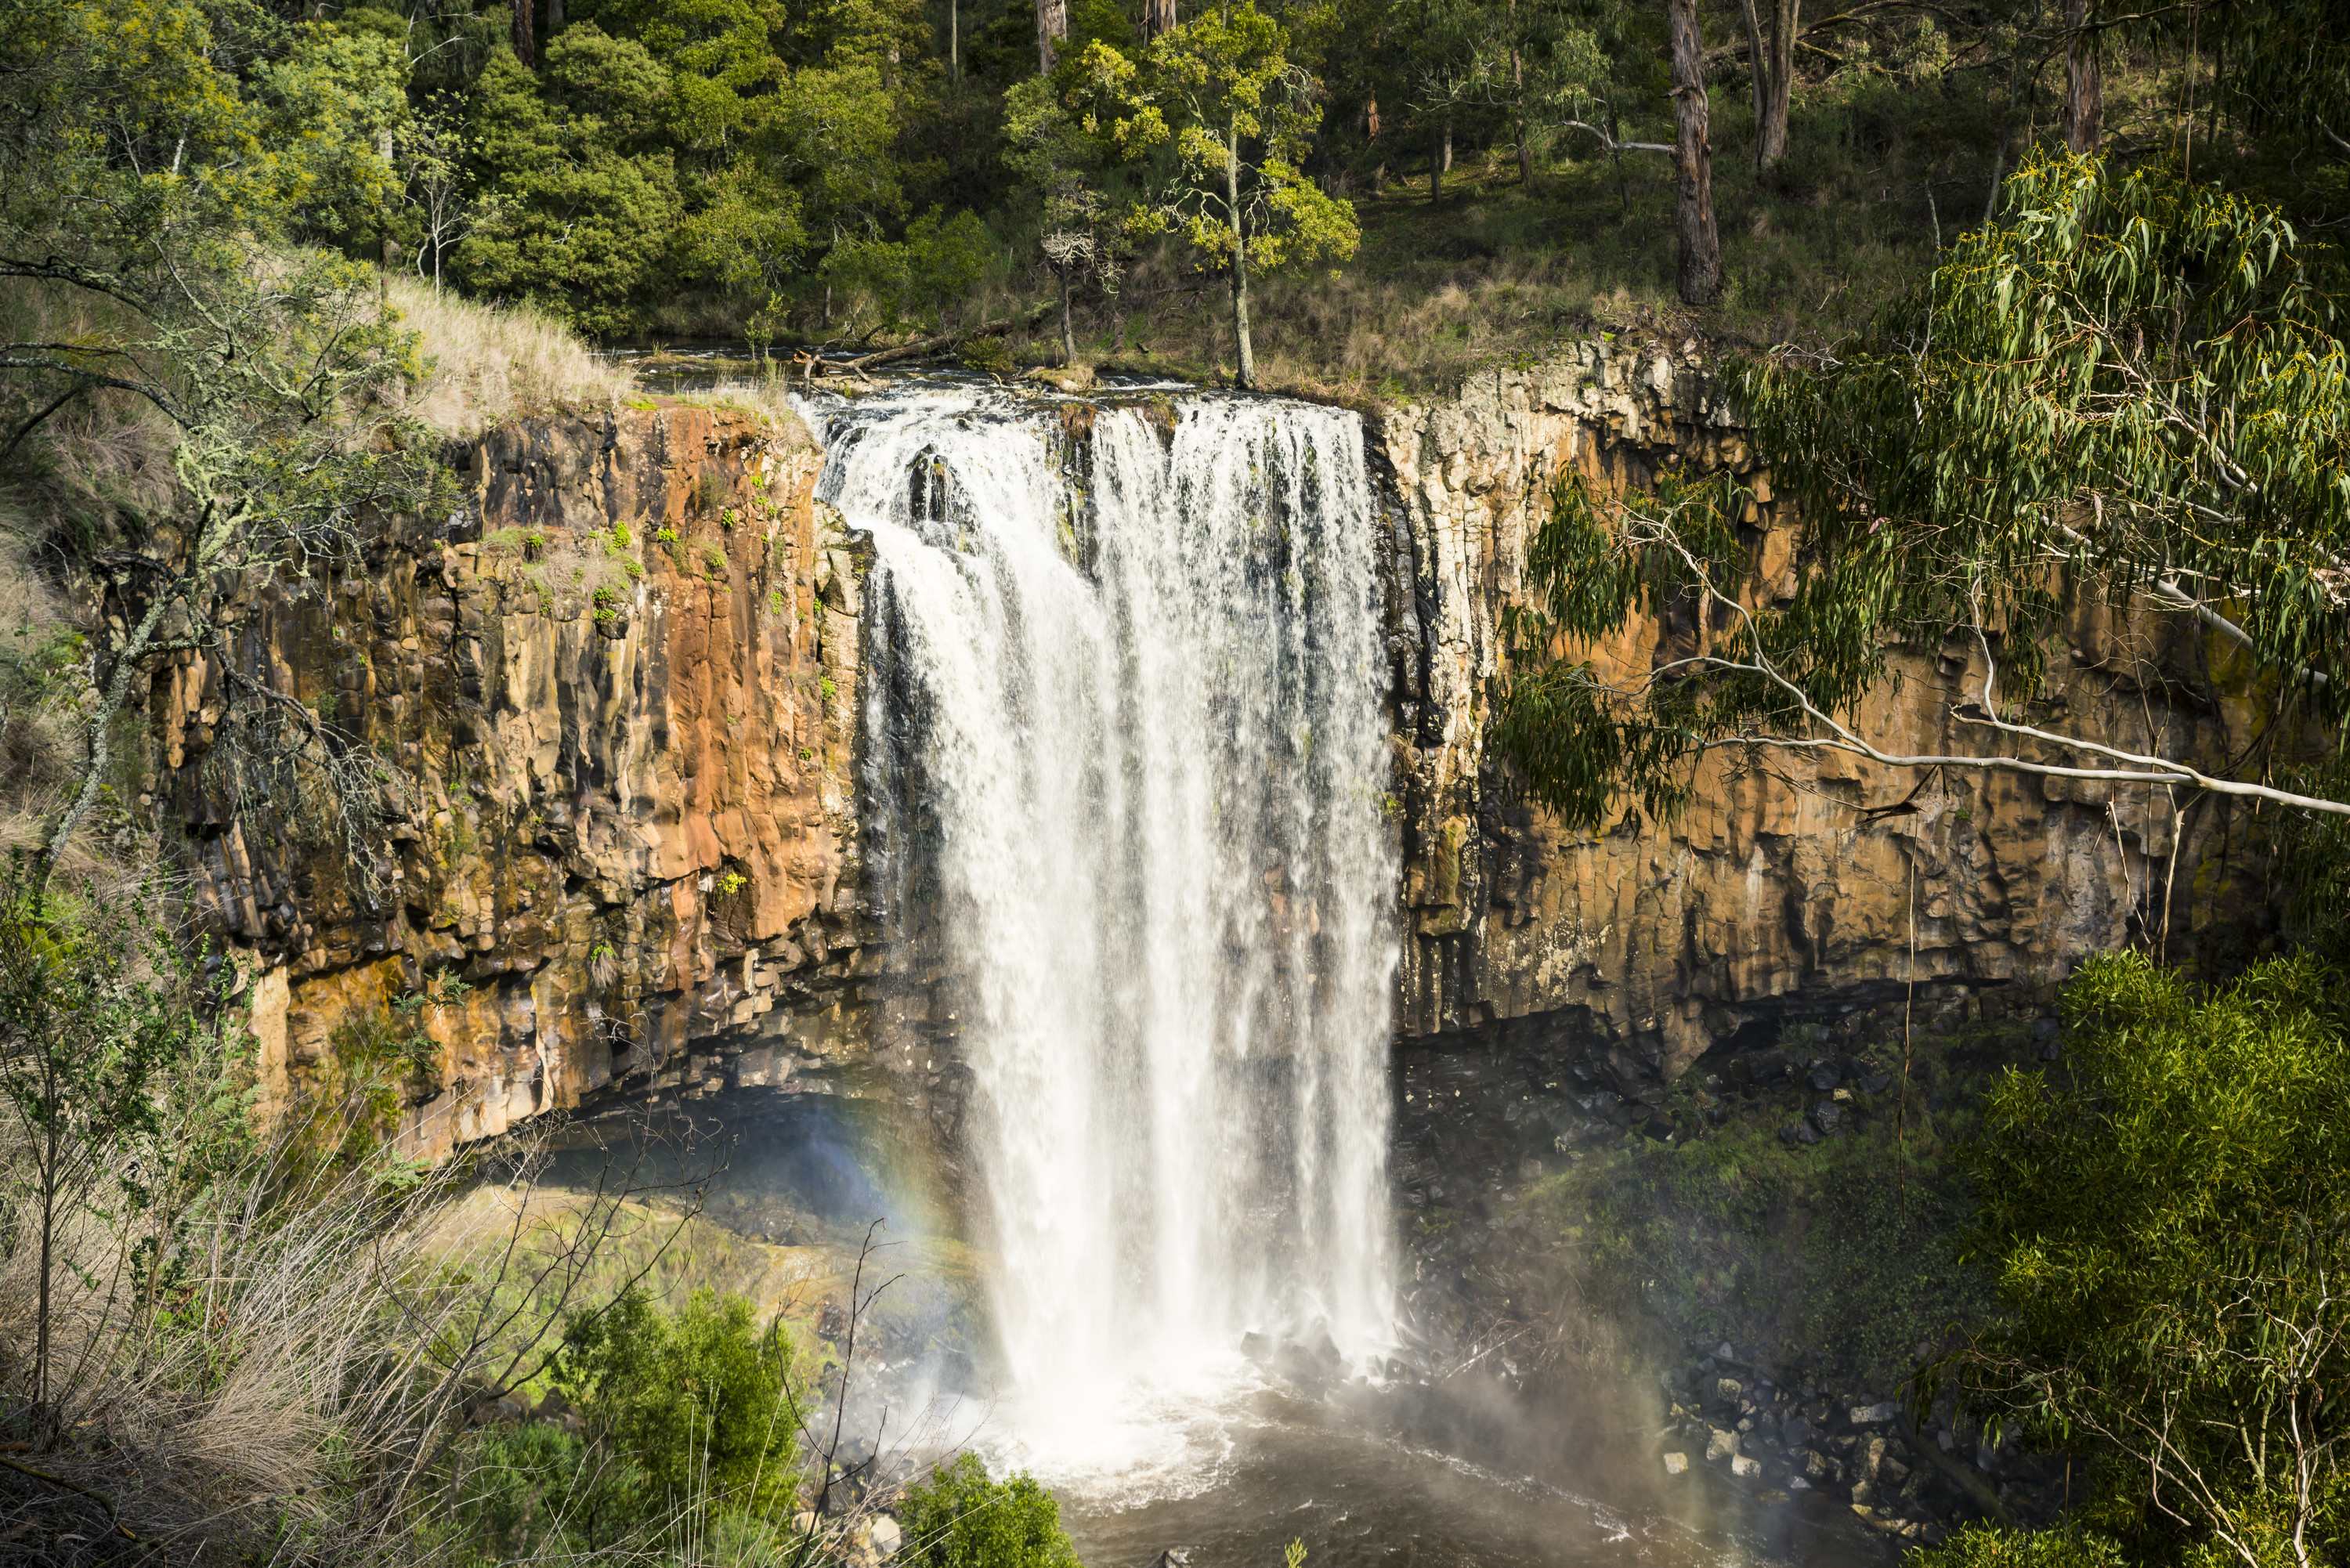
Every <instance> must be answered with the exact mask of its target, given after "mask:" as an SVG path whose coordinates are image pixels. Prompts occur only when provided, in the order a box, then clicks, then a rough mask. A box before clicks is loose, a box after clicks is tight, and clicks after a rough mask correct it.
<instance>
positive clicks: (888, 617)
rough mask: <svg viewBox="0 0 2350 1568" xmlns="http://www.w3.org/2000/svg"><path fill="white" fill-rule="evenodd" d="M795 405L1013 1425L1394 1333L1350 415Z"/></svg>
mask: <svg viewBox="0 0 2350 1568" xmlns="http://www.w3.org/2000/svg"><path fill="white" fill-rule="evenodd" d="M806 411H807V412H808V414H809V417H810V422H811V424H812V425H815V426H816V427H817V428H819V429H821V430H822V431H823V432H824V438H825V441H826V444H827V462H826V465H825V469H824V473H823V477H822V479H821V480H820V481H819V487H818V494H819V497H820V498H821V499H822V500H824V501H826V502H827V503H829V504H832V505H834V506H836V507H837V508H838V509H839V511H840V512H841V513H842V514H843V515H844V516H845V518H846V519H847V522H848V524H849V525H850V526H852V527H854V528H858V529H864V530H869V531H870V533H871V535H872V538H873V541H874V564H873V566H872V569H871V573H870V576H869V577H868V581H867V583H866V587H865V604H866V615H867V622H866V630H865V644H864V646H865V649H866V660H867V662H866V667H865V670H864V673H863V676H862V679H863V680H864V682H865V691H866V698H865V701H866V710H865V720H866V730H867V735H866V751H865V763H864V768H865V774H864V779H863V783H864V785H865V789H866V794H867V797H868V815H869V817H870V820H871V824H872V826H871V829H870V831H871V835H872V839H871V853H872V865H873V871H872V876H873V879H874V882H875V884H876V888H877V898H879V901H880V903H881V904H882V906H883V909H884V912H885V915H886V917H887V918H888V919H889V920H890V921H891V923H892V926H893V928H894V929H895V931H896V933H897V934H899V936H901V937H905V938H910V937H911V936H912V935H913V934H914V933H915V932H916V931H917V930H922V931H927V932H929V933H931V939H930V940H931V943H932V948H931V951H933V952H934V954H935V958H936V961H937V964H938V970H939V974H940V984H939V986H938V989H937V996H938V999H939V1000H938V1001H937V1002H936V1003H935V1004H934V1006H935V1009H936V1010H935V1011H934V1012H933V1013H932V1022H933V1024H934V1025H938V1024H940V1023H941V1022H942V1020H943V1017H944V1015H947V1014H951V1025H950V1026H951V1027H952V1028H953V1029H955V1030H957V1031H959V1051H960V1054H961V1056H962V1060H963V1062H964V1063H965V1064H967V1066H968V1068H969V1070H970V1073H971V1075H972V1076H971V1092H970V1098H969V1109H968V1116H967V1118H966V1121H965V1124H964V1126H963V1127H962V1129H961V1136H962V1140H963V1143H964V1147H965V1149H966V1151H967V1155H968V1159H969V1168H968V1174H969V1177H970V1180H971V1182H972V1209H973V1210H974V1213H973V1221H974V1233H975V1239H976V1240H977V1241H978V1242H979V1244H980V1245H981V1247H982V1248H983V1250H984V1251H985V1252H987V1253H988V1254H990V1255H991V1256H992V1258H993V1271H992V1275H991V1278H990V1280H989V1300H990V1303H991V1308H992V1318H993V1329H994V1332H995V1334H996V1335H997V1338H998V1341H999V1343H1000V1345H1001V1349H1002V1356H1003V1361H1002V1370H1003V1375H1004V1379H1005V1381H1006V1383H1007V1384H1008V1385H1009V1391H1010V1394H1011V1397H1013V1399H1014V1401H1015V1402H1016V1407H1017V1408H1018V1409H1019V1410H1021V1411H1023V1412H1025V1413H1026V1415H1024V1417H1023V1419H1026V1420H1029V1421H1032V1422H1036V1423H1044V1424H1050V1423H1052V1422H1055V1421H1058V1422H1063V1423H1066V1425H1067V1427H1068V1428H1069V1429H1070V1430H1072V1431H1074V1432H1076V1433H1079V1434H1082V1433H1085V1432H1086V1431H1087V1430H1089V1429H1090V1425H1089V1424H1091V1423H1094V1422H1097V1420H1100V1419H1105V1418H1107V1417H1105V1416H1104V1415H1103V1412H1105V1411H1106V1410H1107V1409H1108V1408H1109V1406H1110V1404H1111V1403H1112V1402H1113V1401H1114V1400H1115V1398H1116V1397H1117V1394H1116V1391H1117V1390H1118V1389H1119V1388H1120V1387H1122V1386H1127V1385H1128V1384H1129V1383H1130V1382H1131V1381H1132V1380H1133V1379H1135V1378H1137V1377H1142V1378H1146V1379H1150V1378H1159V1379H1164V1378H1169V1377H1174V1376H1180V1375H1181V1374H1182V1372H1183V1369H1185V1368H1191V1367H1198V1366H1212V1365H1218V1364H1222V1365H1227V1366H1229V1365H1232V1364H1235V1363H1236V1362H1237V1357H1236V1356H1235V1355H1234V1351H1235V1347H1236V1346H1237V1345H1239V1344H1240V1342H1241V1339H1242V1336H1243V1334H1245V1333H1248V1332H1250V1331H1258V1332H1262V1333H1264V1334H1267V1335H1268V1336H1278V1335H1284V1334H1286V1335H1290V1336H1293V1337H1295V1338H1297V1339H1300V1340H1303V1341H1305V1343H1306V1344H1308V1345H1324V1346H1325V1351H1324V1353H1325V1354H1327V1353H1328V1352H1327V1345H1336V1347H1338V1349H1339V1350H1340V1352H1341V1353H1342V1354H1345V1355H1360V1354H1362V1353H1365V1352H1367V1351H1371V1350H1375V1349H1376V1348H1378V1346H1380V1345H1384V1344H1385V1343H1387V1335H1388V1325H1389V1321H1390V1314H1389V1297H1390V1284H1389V1279H1390V1274H1389V1268H1390V1265H1389V1261H1388V1236H1387V1220H1386V1214H1387V1201H1386V1191H1385V1183H1386V1172H1385V1163H1386V1161H1385V1147H1386V1140H1387V1137H1388V1088H1387V1080H1386V1050H1387V1041H1388V1027H1389V1016H1388V1014H1389V998H1390V995H1391V992H1392V981H1393V975H1394V967H1395V962H1396V939H1395V935H1394V932H1393V929H1392V926H1391V917H1390V913H1389V911H1390V909H1391V905H1392V898H1393V888H1394V885H1395V882H1394V878H1395V864H1394V861H1395V852H1394V850H1393V848H1392V847H1391V844H1390V834H1389V832H1388V826H1387V823H1386V821H1385V820H1384V811H1383V807H1384V805H1385V802H1386V790H1387V783H1386V781H1387V776H1388V762H1387V755H1386V734H1385V724H1384V722H1383V719H1382V711H1381V691H1382V686H1383V682H1384V656H1383V647H1382V630H1381V618H1380V597H1379V591H1378V578H1377V574H1376V568H1375V565H1374V547H1375V545H1374V537H1373V524H1374V521H1375V519H1374V513H1373V505H1372V497H1371V492H1370V487H1369V483H1368V480H1367V474H1366V469H1365V462H1364V454H1363V435H1362V427H1361V423H1360V421H1358V420H1357V418H1356V417H1355V416H1354V415H1352V414H1348V413H1345V412H1342V411H1338V410H1327V409H1321V408H1315V407H1310V406H1305V405H1300V404H1292V403H1285V402H1280V401H1275V400H1264V399H1255V398H1240V397H1231V396H1222V395H1214V394H1198V395H1191V396H1187V397H1185V398H1183V399H1181V400H1179V401H1174V402H1169V401H1166V400H1158V401H1155V402H1139V403H1137V404H1135V405H1134V406H1128V407H1119V406H1115V405H1114V404H1110V405H1104V406H1100V407H1090V406H1087V405H1082V404H1075V403H1059V404H1052V403H1043V402H1038V401H1035V400H1020V399H1015V398H1014V397H1012V396H1011V395H1009V394H1005V393H1003V392H998V391H994V390H992V389H978V388H974V387H967V386H941V385H938V384H935V383H934V384H930V385H901V386H899V387H897V388H894V389H891V390H889V391H887V392H883V393H879V394H874V395H870V396H868V397H865V398H862V399H859V400H856V401H855V402H838V403H836V402H831V401H826V402H823V403H821V404H814V405H811V406H809V407H808V409H807V410H806Z"/></svg>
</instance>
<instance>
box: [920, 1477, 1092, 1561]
mask: <svg viewBox="0 0 2350 1568" xmlns="http://www.w3.org/2000/svg"><path fill="white" fill-rule="evenodd" d="M898 1521H899V1525H900V1527H901V1528H902V1529H903V1530H904V1532H905V1545H904V1547H903V1548H902V1550H901V1551H900V1553H899V1562H900V1563H903V1564H905V1565H906V1568H1078V1563H1077V1552H1076V1547H1074V1546H1072V1545H1070V1544H1069V1538H1068V1536H1067V1535H1066V1534H1065V1533H1063V1532H1062V1530H1061V1505H1060V1504H1059V1503H1057V1502H1055V1501H1053V1494H1052V1493H1051V1492H1048V1491H1046V1490H1045V1489H1044V1488H1043V1487H1041V1486H1039V1485H1037V1484H1036V1482H1035V1478H1033V1477H1030V1476H1026V1475H1014V1476H1009V1477H1007V1478H1005V1479H1004V1480H1000V1481H999V1480H989V1479H988V1477H987V1467H986V1466H985V1465H983V1464H982V1463H980V1461H979V1459H978V1458H977V1456H975V1455H972V1454H962V1455H960V1456H958V1457H957V1458H956V1459H955V1461H954V1462H953V1463H952V1464H950V1465H941V1466H940V1467H939V1468H938V1469H935V1470H933V1471H931V1479H930V1481H929V1483H928V1484H927V1485H919V1486H913V1487H909V1488H908V1489H907V1490H906V1500H905V1502H904V1503H903V1504H902V1505H901V1506H900V1507H899V1511H898Z"/></svg>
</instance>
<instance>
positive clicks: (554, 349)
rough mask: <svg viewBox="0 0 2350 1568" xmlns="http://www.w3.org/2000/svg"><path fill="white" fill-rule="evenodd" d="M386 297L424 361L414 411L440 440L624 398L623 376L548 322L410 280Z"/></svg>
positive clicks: (400, 282)
mask: <svg viewBox="0 0 2350 1568" xmlns="http://www.w3.org/2000/svg"><path fill="white" fill-rule="evenodd" d="M387 295H388V296H389V298H390V302H391V305H392V306H393V308H395V309H397V310H398V311H399V312H400V317H401V319H402V320H403V321H405V322H406V323H407V324H408V325H409V326H410V327H413V328H415V329H416V331H417V332H418V333H419V334H420V335H421V339H422V342H421V348H422V351H423V354H424V356H425V358H427V359H428V360H430V361H431V369H429V371H428V372H427V374H426V376H425V378H424V379H423V381H422V383H421V385H420V386H419V387H418V388H417V389H416V392H415V402H414V404H413V408H414V411H415V413H416V415H417V417H418V418H420V419H421V420H422V421H424V422H425V423H426V424H428V425H430V426H432V428H433V429H434V430H437V431H442V432H443V433H444V434H448V435H456V436H465V435H477V434H479V433H480V432H481V431H484V430H485V429H487V428H488V427H489V426H491V425H494V424H499V423H502V422H503V421H507V420H511V419H518V418H522V417H525V416H527V415H530V414H536V413H545V412H546V411H548V410H555V409H578V408H605V407H608V406H609V405H611V404H612V403H614V402H616V401H618V400H620V399H621V398H623V397H625V396H627V395H628V392H629V388H630V382H629V377H628V375H627V374H626V373H625V372H624V371H621V370H619V369H616V368H615V367H614V366H612V365H611V364H609V363H608V362H607V361H605V360H602V359H598V358H597V357H596V356H595V354H594V353H593V352H591V351H590V350H589V348H588V347H587V344H586V343H585V342H583V341H581V340H580V338H579V337H578V336H577V334H575V333H573V332H572V330H571V329H570V328H569V327H565V326H564V325H562V324H561V323H560V322H558V321H556V320H554V319H553V318H552V317H545V316H541V315H538V314H537V313H536V312H535V311H531V310H528V309H526V308H523V307H520V306H508V307H498V306H487V305H480V304H476V303H474V302H473V301H472V300H468V299H464V298H462V297H460V296H458V295H457V294H456V293H455V291H453V290H449V289H443V290H442V291H440V292H438V293H436V292H434V291H433V289H432V286H430V285H427V284H421V283H418V282H416V281H415V280H413V279H411V278H400V279H398V280H396V281H394V282H393V283H391V284H390V286H389V288H388V289H387Z"/></svg>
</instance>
